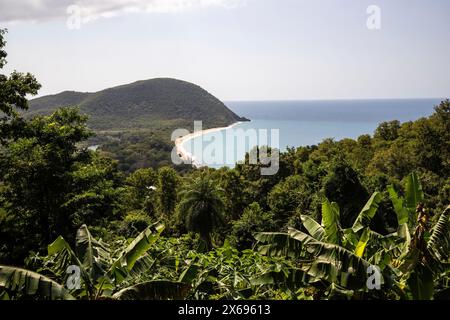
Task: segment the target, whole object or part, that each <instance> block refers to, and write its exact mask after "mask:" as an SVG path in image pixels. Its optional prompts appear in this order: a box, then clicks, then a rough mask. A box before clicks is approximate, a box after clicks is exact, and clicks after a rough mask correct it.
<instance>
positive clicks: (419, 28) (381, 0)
mask: <svg viewBox="0 0 450 320" xmlns="http://www.w3.org/2000/svg"><path fill="white" fill-rule="evenodd" d="M370 6H372V7H370ZM373 6H376V9H377V10H378V9H379V11H373ZM369 7H370V8H369ZM368 8H369V9H370V10H369V13H368ZM371 8H372V9H371ZM449 12H450V1H448V0H433V1H425V0H369V1H366V0H120V1H119V0H90V1H87V0H0V28H3V27H7V28H8V31H9V32H8V35H7V41H8V43H7V46H6V50H7V52H8V65H7V66H6V67H5V69H4V70H2V73H5V72H6V73H9V72H11V71H12V70H18V71H26V72H31V73H33V74H34V75H35V76H36V77H37V79H38V80H39V82H40V83H41V84H42V89H41V91H40V92H39V95H40V96H42V95H46V94H54V93H58V92H61V91H65V90H75V91H83V92H93V91H98V90H101V89H104V88H108V87H112V86H116V85H121V84H126V83H130V82H134V81H137V80H143V79H151V78H157V77H169V78H177V79H181V80H185V81H189V82H193V83H196V84H198V85H200V86H202V87H203V88H205V89H206V90H208V91H209V92H210V93H212V94H214V95H215V96H217V97H218V98H219V99H221V100H225V101H231V100H306V99H377V98H445V97H450V76H449V75H450V59H449V58H448V57H449V56H450V41H449V40H450V19H448V13H449ZM378 13H379V14H378ZM368 22H369V27H370V28H369V27H368Z"/></svg>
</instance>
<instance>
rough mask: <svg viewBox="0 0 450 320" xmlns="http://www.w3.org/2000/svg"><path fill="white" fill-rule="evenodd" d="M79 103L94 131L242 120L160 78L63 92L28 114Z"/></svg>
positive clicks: (183, 85)
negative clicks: (104, 87) (90, 89)
mask: <svg viewBox="0 0 450 320" xmlns="http://www.w3.org/2000/svg"><path fill="white" fill-rule="evenodd" d="M64 106H66V107H67V106H71V107H74V106H78V107H79V108H80V111H81V113H84V114H86V115H88V116H89V120H88V126H89V127H90V128H92V129H94V130H124V129H148V128H152V127H155V126H159V125H160V124H159V122H161V121H173V123H174V124H175V123H176V124H179V125H184V126H189V127H191V126H192V124H193V121H195V120H201V121H203V126H204V127H205V128H212V127H222V126H228V125H230V124H232V123H234V122H236V121H242V120H244V119H242V118H240V117H239V116H237V115H236V114H234V113H233V112H232V111H231V110H230V109H228V108H227V107H226V106H225V105H224V104H223V103H222V102H221V101H220V100H219V99H217V98H216V97H214V96H213V95H211V94H210V93H208V92H207V91H206V90H204V89H202V88H200V87H199V86H197V85H194V84H192V83H189V82H185V81H181V80H176V79H169V78H160V79H151V80H143V81H137V82H134V83H130V84H126V85H122V86H118V87H114V88H109V89H105V90H102V91H99V92H95V93H82V92H72V91H65V92H62V93H60V94H56V95H51V96H44V97H40V98H37V99H34V100H31V101H30V108H29V111H28V113H27V114H28V115H29V116H33V115H38V114H39V115H48V114H51V113H52V112H54V111H55V110H56V109H57V108H59V107H64Z"/></svg>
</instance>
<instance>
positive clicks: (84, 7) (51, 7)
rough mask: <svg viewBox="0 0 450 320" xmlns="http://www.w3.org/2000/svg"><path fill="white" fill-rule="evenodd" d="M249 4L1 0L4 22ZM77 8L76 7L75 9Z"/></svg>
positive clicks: (240, 0)
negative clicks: (74, 13) (69, 15)
mask: <svg viewBox="0 0 450 320" xmlns="http://www.w3.org/2000/svg"><path fill="white" fill-rule="evenodd" d="M245 3H246V0H17V1H16V0H0V22H2V23H11V22H18V21H34V22H38V21H47V20H52V19H60V18H67V16H68V11H69V12H71V13H73V10H70V9H69V10H68V8H72V9H73V8H78V9H77V10H79V12H80V14H81V16H82V19H83V21H84V22H87V21H91V20H94V19H97V18H109V17H114V16H118V15H122V14H126V13H172V12H180V11H183V10H192V9H201V8H207V7H222V8H227V9H232V8H236V7H239V6H242V5H245ZM71 6H76V7H71Z"/></svg>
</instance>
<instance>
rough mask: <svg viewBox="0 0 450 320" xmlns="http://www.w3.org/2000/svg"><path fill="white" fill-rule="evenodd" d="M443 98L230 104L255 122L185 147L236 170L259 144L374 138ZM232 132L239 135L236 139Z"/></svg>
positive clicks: (292, 144) (213, 163) (430, 109)
mask: <svg viewBox="0 0 450 320" xmlns="http://www.w3.org/2000/svg"><path fill="white" fill-rule="evenodd" d="M441 100H442V99H405V100H335V101H333V100H326V101H245V102H239V101H231V102H226V103H225V104H226V105H227V106H228V107H229V108H230V109H231V110H233V111H234V112H235V113H236V114H238V115H239V116H244V117H246V118H249V119H251V120H252V121H251V122H246V123H241V124H239V125H237V126H235V127H233V128H232V129H228V130H223V131H221V132H216V133H210V134H206V135H204V136H203V137H198V138H195V139H193V140H191V141H189V142H187V143H186V144H185V147H186V149H187V150H188V151H189V152H191V153H192V154H193V155H194V156H195V158H196V159H198V161H199V162H202V163H204V164H207V165H208V166H210V167H216V168H217V167H222V166H224V165H227V166H229V167H233V165H234V163H235V162H236V161H240V160H243V158H244V156H245V152H248V151H249V150H250V149H251V148H252V147H254V146H256V145H267V144H271V145H273V146H275V142H278V144H279V147H280V150H282V151H284V150H286V148H287V147H298V146H306V145H313V144H317V143H319V142H321V141H322V140H323V139H325V138H334V139H336V140H339V139H343V138H357V137H358V136H360V135H362V134H373V132H374V130H375V129H376V127H377V126H378V124H379V123H380V122H383V121H390V120H400V121H401V122H405V121H411V120H416V119H419V118H421V117H426V116H429V115H430V114H432V113H433V107H434V106H435V105H437V104H439V102H440V101H441ZM241 129H242V130H241ZM272 129H275V130H278V131H273V130H272ZM265 130H267V131H266V132H267V136H268V138H267V139H265V135H264V132H265ZM271 130H272V131H271ZM239 132H240V133H241V134H242V132H245V133H247V138H246V139H243V138H242V136H239ZM276 132H278V134H279V138H278V139H277V138H276V135H275V136H273V141H274V143H272V141H271V133H275V134H276ZM227 134H228V139H227ZM231 134H235V135H236V137H233V138H231V137H232V136H231ZM252 135H256V136H257V141H256V140H255V139H254V138H253V139H251V138H248V137H250V136H252ZM233 140H234V141H233ZM244 140H245V143H244V142H243V141H244ZM239 142H240V143H239Z"/></svg>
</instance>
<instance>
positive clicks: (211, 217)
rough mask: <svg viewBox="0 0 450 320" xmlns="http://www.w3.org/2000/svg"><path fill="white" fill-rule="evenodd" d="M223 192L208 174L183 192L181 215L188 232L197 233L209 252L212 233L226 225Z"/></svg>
mask: <svg viewBox="0 0 450 320" xmlns="http://www.w3.org/2000/svg"><path fill="white" fill-rule="evenodd" d="M222 193H223V190H222V189H221V188H220V187H218V186H217V185H215V184H214V181H213V180H212V179H211V178H210V177H209V176H208V175H206V174H203V175H202V176H201V177H199V178H196V179H194V180H193V181H192V183H191V184H189V186H188V188H187V189H186V190H184V191H183V192H181V194H180V195H181V197H182V200H181V202H180V204H179V208H178V209H179V214H180V215H182V217H181V219H182V220H184V222H185V223H186V227H187V229H188V230H190V231H193V232H197V233H198V234H199V235H200V238H201V239H202V240H203V241H204V243H205V245H206V248H207V250H210V249H211V248H212V242H211V232H213V231H214V230H215V229H216V228H217V227H220V226H221V225H223V223H224V219H223V211H224V208H225V204H224V200H223V198H222Z"/></svg>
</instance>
